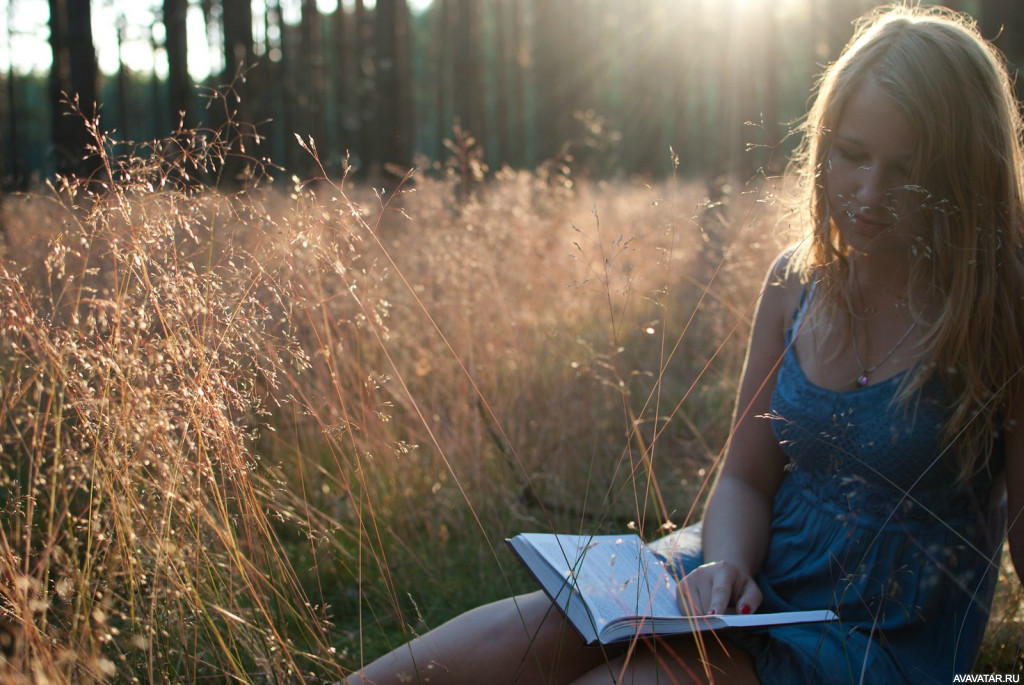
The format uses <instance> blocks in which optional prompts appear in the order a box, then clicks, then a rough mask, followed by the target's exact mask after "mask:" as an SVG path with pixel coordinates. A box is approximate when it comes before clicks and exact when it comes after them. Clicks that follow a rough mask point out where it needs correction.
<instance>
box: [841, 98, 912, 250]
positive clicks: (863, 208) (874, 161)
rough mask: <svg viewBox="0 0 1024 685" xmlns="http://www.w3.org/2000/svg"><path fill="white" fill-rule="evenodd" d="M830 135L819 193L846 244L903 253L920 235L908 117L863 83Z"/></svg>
mask: <svg viewBox="0 0 1024 685" xmlns="http://www.w3.org/2000/svg"><path fill="white" fill-rule="evenodd" d="M832 133H833V135H832V145H831V147H830V149H829V154H828V160H827V164H826V173H825V190H826V193H827V194H828V201H829V207H830V208H831V212H832V216H831V219H832V221H833V222H834V223H835V225H836V227H837V228H838V229H839V231H840V233H841V234H842V235H843V238H844V239H845V241H846V243H847V244H848V245H849V246H850V247H852V248H853V249H854V250H857V251H860V252H868V253H871V252H893V251H905V250H907V249H908V248H909V247H910V245H911V238H912V237H913V236H915V235H921V234H922V232H923V227H924V212H922V210H921V206H922V204H924V203H926V202H927V199H926V198H925V197H924V196H923V194H922V191H921V190H920V189H915V188H912V187H910V186H909V184H910V172H911V169H912V166H913V162H914V153H915V151H916V148H917V136H916V135H915V132H914V128H913V126H912V125H911V122H910V118H909V117H908V116H907V115H906V113H905V112H904V111H903V110H902V109H901V108H900V106H899V105H898V104H897V103H896V101H895V100H893V99H892V98H891V97H890V96H888V95H887V94H886V93H885V92H884V91H882V89H881V88H880V87H879V86H878V85H877V84H876V83H875V81H874V79H871V78H868V79H866V80H865V81H864V82H863V83H862V84H861V85H860V86H858V87H857V88H856V90H854V92H853V94H852V96H851V97H850V99H849V100H848V101H847V103H846V106H845V107H844V108H843V111H842V114H841V116H840V118H839V123H838V125H837V126H836V127H835V130H834V131H833V132H832Z"/></svg>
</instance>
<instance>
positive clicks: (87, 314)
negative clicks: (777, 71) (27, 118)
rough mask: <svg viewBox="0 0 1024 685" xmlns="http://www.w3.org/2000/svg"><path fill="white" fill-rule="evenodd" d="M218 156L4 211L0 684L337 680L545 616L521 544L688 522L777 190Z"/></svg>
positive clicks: (202, 141)
mask: <svg viewBox="0 0 1024 685" xmlns="http://www.w3.org/2000/svg"><path fill="white" fill-rule="evenodd" d="M200 133H201V135H197V134H195V133H192V132H181V133H180V134H179V135H178V136H177V137H176V138H175V139H174V140H173V141H163V142H162V143H161V144H159V145H154V146H152V148H153V149H158V150H162V151H163V152H162V153H161V154H148V152H147V151H142V152H147V154H138V153H137V152H138V151H135V150H133V149H132V148H130V147H125V148H119V147H117V146H114V145H113V144H112V142H111V141H109V140H107V139H105V138H103V136H99V135H98V140H99V143H100V144H101V146H102V149H104V150H106V151H107V152H108V154H107V155H106V156H105V157H104V162H105V167H104V175H103V176H101V177H98V178H96V179H93V180H92V181H91V182H89V183H75V182H61V183H57V184H54V185H53V186H52V187H51V188H49V189H48V190H45V191H40V192H38V193H34V194H32V195H28V196H23V197H16V198H12V199H10V200H8V202H7V204H6V205H5V207H4V215H3V219H4V226H5V227H6V243H5V245H4V246H3V247H4V252H3V259H2V260H0V288H2V292H0V302H2V303H3V307H2V310H0V321H2V329H0V331H2V332H0V379H2V385H0V435H2V440H0V447H2V455H0V456H2V460H0V576H2V578H3V581H2V582H0V618H2V621H3V631H0V648H3V656H4V659H3V660H2V664H3V669H4V673H3V675H4V677H5V678H7V679H9V680H12V681H17V680H19V679H20V680H21V681H22V682H95V681H115V682H121V681H133V680H134V681H143V682H182V681H186V682H194V681H202V680H209V679H214V680H226V681H227V680H238V681H241V682H299V681H307V682H318V681H329V680H337V679H339V678H341V677H343V675H344V674H345V673H347V672H348V671H349V670H351V669H353V668H355V667H358V665H359V664H360V663H361V662H362V661H363V660H365V659H369V658H372V657H374V656H376V655H377V654H379V653H381V652H382V651H384V650H386V649H388V648H389V647H390V646H392V645H393V644H395V643H396V642H397V641H401V640H405V639H407V638H408V637H410V636H411V635H412V634H414V633H416V632H418V631H421V630H423V629H425V628H428V627H430V626H432V625H436V624H437V623H439V622H440V621H442V620H444V619H445V618H447V617H449V616H450V615H452V614H454V613H456V612H458V611H460V610H463V609H466V608H468V607H470V606H473V605H476V604H479V603H481V602H483V601H487V600H489V599H494V598H497V597H500V596H504V595H507V594H508V593H509V592H513V591H519V590H525V589H528V588H530V587H531V586H530V583H529V581H528V579H527V578H526V576H525V573H524V572H523V571H522V570H521V569H520V568H519V567H518V563H517V562H515V561H514V559H513V558H512V557H511V555H510V554H508V553H507V552H505V551H504V545H503V539H504V537H505V536H507V535H509V534H513V533H516V532H519V531H521V530H527V529H532V530H559V531H573V530H578V531H588V532H589V531H599V530H623V529H625V528H627V527H635V528H638V529H640V531H641V532H642V533H644V534H645V535H647V536H653V535H656V534H657V533H658V531H659V530H661V529H662V528H663V527H665V526H667V525H681V524H683V523H685V522H687V521H688V520H691V519H692V517H693V516H694V512H695V511H696V508H697V507H699V503H700V501H701V498H702V495H703V488H704V486H705V484H706V480H707V478H708V475H709V473H710V472H711V469H712V468H713V465H714V462H715V459H716V457H717V454H718V452H719V449H720V448H721V445H722V444H723V443H724V441H725V438H726V435H727V431H728V424H729V417H730V413H731V403H732V398H733V395H734V393H735V384H736V381H737V377H738V374H739V368H740V364H741V359H742V350H743V345H744V342H745V339H746V335H747V329H748V326H749V321H750V314H751V308H752V306H753V303H754V302H755V301H756V298H757V295H758V289H759V287H760V286H759V283H760V279H761V275H762V273H763V272H764V269H765V267H766V265H767V263H768V261H769V260H770V259H771V257H772V256H773V254H774V253H775V251H776V250H777V247H778V243H779V240H778V233H779V229H778V228H777V224H778V221H777V216H776V212H775V208H774V206H773V202H772V197H771V195H770V188H769V187H768V186H767V185H762V184H751V185H749V186H746V187H738V188H735V189H731V190H730V189H727V188H723V187H716V188H714V189H712V190H713V194H714V197H711V198H709V197H708V192H709V191H708V189H707V188H705V187H703V186H701V185H697V184H685V183H678V182H666V183H661V184H657V185H653V186H652V185H646V184H644V183H642V182H639V181H637V182H625V181H623V182H618V183H614V184H603V183H589V182H584V181H580V180H579V179H575V178H573V176H572V174H571V173H566V172H565V170H564V169H562V170H560V169H559V168H558V167H557V166H551V167H548V168H545V169H541V170H539V171H538V172H535V173H527V172H514V171H502V172H500V173H498V174H497V175H496V177H495V178H494V180H493V181H492V182H490V183H488V184H486V185H484V186H478V187H477V188H475V191H474V192H469V190H470V189H469V188H467V186H466V185H465V184H464V179H462V178H460V177H458V175H453V176H450V177H442V178H431V177H426V176H416V177H414V178H412V179H407V180H406V182H404V183H403V184H402V185H401V186H400V187H399V188H398V189H397V190H393V191H389V192H374V191H373V190H372V189H371V188H367V187H358V186H354V185H353V184H350V183H347V182H346V181H345V180H344V179H333V180H328V179H317V180H314V181H310V182H307V183H300V182H298V181H296V182H295V184H294V186H293V187H292V188H291V189H290V191H282V190H280V189H276V188H273V187H270V186H269V185H266V184H264V185H263V186H262V187H261V186H259V185H258V184H253V185H251V186H250V187H249V188H248V189H247V190H245V191H239V192H236V193H231V194H217V193H214V192H212V191H209V190H205V189H202V188H201V187H199V186H197V185H194V184H193V183H192V182H191V181H190V180H189V179H190V176H191V175H194V174H196V173H198V171H202V172H203V173H209V172H210V171H211V170H212V171H213V172H215V171H216V169H217V168H219V165H220V164H221V163H222V162H223V160H224V159H225V156H226V155H229V154H238V153H239V152H240V149H241V148H240V146H239V145H237V143H238V140H237V138H232V132H231V131H230V130H228V131H209V132H200ZM119 149H124V150H125V152H124V153H122V154H120V155H116V154H114V151H116V150H119ZM169 150H174V151H175V152H174V155H173V157H172V156H171V155H170V154H169V153H168V152H167V151H169ZM311 152H313V151H312V150H311ZM249 162H250V165H251V167H250V169H251V171H252V172H253V173H252V174H251V178H253V179H259V178H261V177H262V174H264V173H273V172H274V170H273V169H268V168H265V167H262V166H261V165H260V164H259V162H258V160H249ZM1003 588H1005V589H1006V591H1007V592H1010V593H1011V595H1007V596H1009V597H1011V602H1010V604H1009V605H1007V606H1010V607H1013V606H1015V607H1016V608H1013V609H1010V610H1009V611H1008V612H1007V613H1006V615H1005V616H1004V617H1003V618H1001V619H1000V621H999V626H1000V627H1002V628H1009V630H1010V633H1009V634H1010V635H1012V634H1013V633H1012V631H1013V630H1014V629H1015V628H1014V627H1019V625H1020V620H1021V618H1020V610H1019V607H1020V595H1019V591H1016V590H1014V589H1013V586H1012V585H1010V583H1009V582H1004V584H1003ZM1013 592H1017V594H1016V595H1013V594H1012V593H1013ZM1014 602H1015V603H1016V604H1015V605H1014V604H1013V603H1014ZM1005 634H1007V633H1003V635H1005ZM1017 634H1018V635H1019V633H1017ZM1000 640H1001V642H1000ZM989 644H990V645H992V646H993V647H995V646H996V645H997V644H1006V645H1010V647H1009V648H1008V649H1010V650H1011V651H1012V649H1013V644H1014V641H1013V638H1012V637H1010V638H1006V637H1002V638H1000V637H998V636H997V637H996V638H993V639H992V640H990V642H989ZM1016 644H1017V646H1018V649H1019V645H1020V640H1019V638H1018V639H1017V642H1016ZM993 658H994V659H995V661H994V662H993V663H998V664H1005V663H1013V662H1008V661H1007V659H1008V658H1010V657H1007V656H1006V650H1005V649H1004V650H1003V651H1002V652H998V655H997V656H995V657H993ZM1012 658H1015V659H1017V661H1018V662H1019V658H1017V657H1012Z"/></svg>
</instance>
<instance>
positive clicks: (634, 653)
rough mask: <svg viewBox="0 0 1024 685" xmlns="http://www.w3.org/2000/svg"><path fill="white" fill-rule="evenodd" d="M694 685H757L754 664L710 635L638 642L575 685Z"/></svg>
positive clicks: (742, 652) (748, 656) (733, 648)
mask: <svg viewBox="0 0 1024 685" xmlns="http://www.w3.org/2000/svg"><path fill="white" fill-rule="evenodd" d="M610 683H617V684H620V685H629V684H630V683H643V684H644V685H646V684H648V683H666V684H672V685H675V684H679V685H689V684H693V683H699V684H702V685H703V684H705V683H708V684H711V683H728V685H733V684H734V683H735V684H737V685H746V684H748V683H749V684H750V685H758V684H759V683H760V681H759V680H758V677H757V672H756V670H755V669H754V660H753V659H752V658H751V656H750V655H749V654H748V653H747V652H746V651H745V650H743V649H742V648H740V647H738V646H737V645H735V644H733V643H731V642H729V641H728V640H723V639H721V638H719V637H718V636H716V635H713V634H711V633H698V634H696V635H688V636H686V637H679V638H673V639H670V640H657V641H649V642H639V643H637V644H636V645H635V646H634V647H633V648H632V649H631V650H629V651H628V652H627V653H626V654H623V655H621V656H619V657H618V658H616V659H614V660H612V661H609V662H608V663H607V664H604V665H601V666H599V667H597V668H594V669H592V670H591V671H589V672H588V673H586V674H585V675H583V676H582V677H580V678H578V679H576V680H574V681H573V684H574V685H599V684H602V685H607V684H610Z"/></svg>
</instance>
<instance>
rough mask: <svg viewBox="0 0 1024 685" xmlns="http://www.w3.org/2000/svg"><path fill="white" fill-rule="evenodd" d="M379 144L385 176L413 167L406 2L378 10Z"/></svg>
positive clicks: (388, 0) (390, 2)
mask: <svg viewBox="0 0 1024 685" xmlns="http://www.w3.org/2000/svg"><path fill="white" fill-rule="evenodd" d="M374 14H375V17H374V41H375V45H376V48H375V50H374V67H375V69H374V71H375V74H376V78H377V88H376V91H377V116H376V117H375V121H376V124H377V127H378V128H377V131H378V134H377V140H378V150H379V151H380V162H381V165H382V167H381V168H382V169H383V170H384V171H385V172H386V174H385V175H390V176H395V175H399V174H404V173H405V171H406V170H408V169H409V168H410V167H411V166H412V145H411V117H410V114H411V111H410V110H411V99H410V90H409V89H410V85H411V84H410V78H409V50H408V45H409V36H408V26H409V10H408V7H407V6H406V3H405V0H377V8H376V10H374Z"/></svg>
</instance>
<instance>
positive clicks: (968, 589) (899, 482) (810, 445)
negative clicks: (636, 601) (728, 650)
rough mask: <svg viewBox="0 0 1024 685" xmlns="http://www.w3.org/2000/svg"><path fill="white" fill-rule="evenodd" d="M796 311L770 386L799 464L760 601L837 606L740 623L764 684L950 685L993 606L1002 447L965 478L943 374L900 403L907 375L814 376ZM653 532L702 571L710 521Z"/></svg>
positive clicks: (790, 474)
mask: <svg viewBox="0 0 1024 685" xmlns="http://www.w3.org/2000/svg"><path fill="white" fill-rule="evenodd" d="M800 315H801V313H800V312H798V313H797V316H796V317H795V318H796V319H799V318H800ZM796 325H797V322H794V326H793V328H791V329H790V332H789V333H787V341H786V342H787V351H786V354H785V358H784V359H783V362H782V364H781V366H780V369H779V372H778V379H777V381H776V387H775V391H774V393H773V395H772V400H771V416H770V420H771V421H772V425H773V429H774V432H775V435H776V437H777V438H778V440H779V444H780V445H781V446H782V449H783V451H784V452H785V454H786V456H788V457H789V459H790V463H789V465H788V467H787V473H786V475H785V477H784V479H783V482H782V485H781V487H780V488H779V491H778V493H777V494H776V496H775V501H774V505H773V511H772V522H771V539H770V541H769V546H768V551H767V555H766V558H765V560H764V563H763V565H762V567H761V569H760V571H759V573H758V576H757V581H758V584H759V586H760V588H761V590H762V592H763V593H764V603H763V605H762V607H761V608H760V611H765V612H773V611H791V610H802V609H821V608H831V609H833V610H834V611H835V612H836V613H837V614H838V615H839V620H838V621H836V622H833V623H828V624H810V625H796V626H781V627H775V628H770V629H765V630H762V631H757V632H738V631H734V633H733V634H731V635H730V636H729V637H730V639H731V640H733V642H734V643H736V644H738V645H739V646H741V647H743V648H744V649H746V650H747V651H748V652H750V654H751V655H752V656H753V658H754V662H755V665H756V668H757V672H758V675H759V676H760V678H761V681H762V683H765V684H769V683H780V684H786V685H788V684H790V683H860V682H865V683H905V682H906V683H915V684H917V683H933V682H934V683H944V684H946V685H948V683H950V682H951V680H952V677H953V674H956V673H967V672H970V669H971V667H972V664H973V662H974V659H975V657H976V655H977V652H978V649H979V647H980V644H981V640H982V637H983V634H984V631H985V627H986V624H987V621H988V613H989V607H990V604H991V600H992V594H993V592H994V588H995V582H996V578H997V576H998V566H999V555H1000V551H1001V549H1002V544H1001V543H1002V535H1003V530H1004V525H1005V521H1004V518H1005V514H1004V513H1003V511H1002V510H1001V509H999V508H998V507H997V508H992V507H991V506H990V499H991V494H992V488H993V481H994V480H995V478H994V476H995V475H996V474H998V473H999V471H1000V470H1001V463H998V462H1000V461H1001V459H993V460H992V463H990V464H989V465H988V467H987V468H986V469H985V470H984V471H983V472H982V473H979V474H978V475H977V476H976V477H975V478H974V479H973V481H972V482H971V483H970V484H969V485H968V486H963V487H959V486H956V485H955V478H956V464H955V457H954V456H953V454H952V453H951V452H950V451H946V452H945V453H944V452H943V451H942V450H941V449H940V445H939V436H940V434H941V430H942V426H943V422H944V421H945V419H946V417H947V414H948V410H947V408H946V402H945V399H944V396H943V392H942V386H941V383H940V382H939V381H938V380H934V381H933V382H931V383H930V384H928V385H927V386H926V387H925V388H924V389H923V391H922V392H921V395H920V397H919V399H918V401H917V402H915V403H912V405H911V406H909V407H906V406H903V405H897V404H896V403H895V402H893V398H894V396H895V394H896V392H897V388H898V386H899V383H900V380H901V379H902V376H897V377H895V378H892V379H889V380H888V381H885V382H882V383H879V384H876V385H870V386H867V387H864V388H856V389H852V390H849V391H844V392H837V391H832V390H828V389H825V388H822V387H819V386H816V385H814V384H813V383H811V382H810V381H809V380H808V379H807V377H806V376H805V375H804V373H803V369H802V368H801V366H800V362H799V360H798V359H797V355H796V352H795V350H794V347H793V346H792V345H790V344H788V343H790V342H791V338H792V335H793V334H792V330H793V329H795V328H796ZM996 456H998V457H1001V452H999V451H997V452H996ZM652 547H653V548H654V549H655V551H658V552H659V553H662V554H666V555H667V556H669V557H670V560H671V561H672V563H673V565H674V566H675V568H676V571H677V572H678V573H685V572H687V571H689V570H692V569H693V568H696V566H698V565H700V563H701V561H702V560H701V553H700V529H699V524H698V525H697V526H694V527H691V528H687V529H684V530H683V531H681V532H680V533H677V534H676V535H675V536H670V538H668V539H664V540H662V541H656V542H655V543H654V544H653V545H652ZM667 550H671V551H667Z"/></svg>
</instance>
